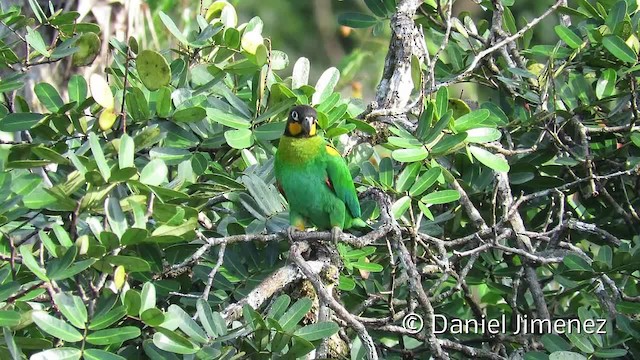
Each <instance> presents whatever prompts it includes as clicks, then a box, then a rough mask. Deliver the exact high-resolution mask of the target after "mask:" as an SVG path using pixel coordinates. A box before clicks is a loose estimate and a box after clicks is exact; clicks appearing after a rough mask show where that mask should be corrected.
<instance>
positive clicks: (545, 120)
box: [0, 0, 640, 359]
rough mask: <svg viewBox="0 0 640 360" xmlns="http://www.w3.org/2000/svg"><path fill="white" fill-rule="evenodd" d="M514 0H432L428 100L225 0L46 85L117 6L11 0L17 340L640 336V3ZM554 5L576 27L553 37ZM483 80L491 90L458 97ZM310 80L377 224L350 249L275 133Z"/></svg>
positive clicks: (457, 342) (5, 189)
mask: <svg viewBox="0 0 640 360" xmlns="http://www.w3.org/2000/svg"><path fill="white" fill-rule="evenodd" d="M398 3H401V5H406V7H411V6H412V4H414V3H416V2H415V1H411V0H403V1H402V2H400V1H398ZM513 3H514V1H493V2H487V1H485V2H483V3H482V4H483V6H486V8H487V10H486V14H485V15H486V16H479V17H478V18H477V19H475V18H472V16H470V15H469V14H465V13H461V14H460V15H459V16H457V17H452V16H451V6H450V4H448V3H445V2H442V3H438V2H437V1H425V2H424V3H423V2H418V5H416V8H417V6H419V7H420V8H419V10H420V11H419V12H418V13H417V15H416V16H415V18H414V16H411V17H410V19H414V24H411V26H415V25H420V26H422V27H423V31H424V35H425V37H426V38H428V39H429V41H428V44H426V46H425V48H428V51H429V56H425V54H424V53H422V54H421V53H420V51H419V50H416V49H415V48H414V49H413V50H414V51H415V52H414V54H413V56H410V57H408V58H407V59H401V58H400V57H394V56H390V58H391V59H392V60H390V62H393V61H395V62H397V64H399V65H402V66H404V68H405V69H406V68H408V69H410V70H411V71H409V72H408V76H409V77H410V78H411V79H409V80H407V79H405V80H403V84H410V83H413V84H414V88H413V89H411V90H412V92H411V93H410V94H409V92H408V91H407V94H409V95H411V96H414V97H415V98H416V99H418V100H417V101H416V102H415V103H414V104H405V105H406V107H404V106H403V107H401V108H393V109H385V108H378V107H376V106H366V104H364V103H363V102H362V101H359V100H354V99H349V98H343V96H342V95H341V93H340V92H339V90H340V89H339V87H338V86H339V84H340V77H341V73H340V71H339V70H338V69H337V68H333V67H332V68H329V69H326V70H323V71H322V72H321V75H320V76H319V78H318V79H317V81H315V82H314V83H313V84H314V85H310V82H309V73H310V62H309V61H308V60H307V59H306V58H300V59H296V60H295V61H292V60H290V59H289V57H288V56H287V54H286V53H285V52H283V51H279V50H277V49H276V48H278V47H279V44H277V43H274V42H272V41H271V40H270V38H269V36H268V32H267V31H266V30H263V22H262V20H261V19H260V18H258V17H254V18H252V19H251V20H250V21H248V22H246V23H239V22H238V14H237V13H236V10H235V7H234V6H233V5H231V4H229V3H227V2H224V1H216V2H214V3H213V4H211V6H210V7H209V10H208V11H206V12H204V15H198V16H197V17H196V20H195V21H194V22H193V23H189V24H187V25H186V29H184V30H183V29H182V28H181V27H179V26H178V25H176V22H174V20H173V19H172V18H171V16H169V15H167V14H165V13H163V12H160V13H159V15H158V18H159V19H160V21H161V23H162V24H163V26H164V29H166V31H167V33H168V34H170V35H171V36H172V37H173V38H174V39H175V42H176V44H177V46H176V47H174V48H171V49H164V50H161V51H158V50H159V49H150V48H146V47H147V45H146V44H139V43H138V41H137V40H136V39H135V38H133V37H132V38H130V39H127V41H126V42H122V41H119V40H117V39H115V38H113V39H111V40H110V42H109V45H110V50H111V54H110V56H111V62H110V64H109V66H108V67H107V68H106V69H105V71H104V74H103V73H96V74H93V75H92V76H91V77H89V78H88V79H85V78H84V77H83V76H81V75H78V74H76V75H73V76H71V77H70V79H69V81H68V83H66V84H48V83H39V84H37V85H36V86H35V88H34V89H33V91H34V93H35V95H36V98H37V100H38V101H37V102H34V103H30V102H28V101H27V100H26V99H25V97H24V96H23V94H24V93H23V92H24V91H25V89H23V84H24V81H23V80H24V78H25V76H26V73H28V72H29V71H32V70H33V69H34V68H35V67H36V66H45V65H46V64H50V63H55V62H59V61H67V62H69V63H70V66H73V67H77V66H82V65H86V64H90V63H91V62H92V61H93V59H94V58H95V56H96V54H97V51H98V49H99V48H100V46H98V45H99V44H98V43H97V42H96V41H99V39H98V40H96V37H94V36H93V35H91V34H93V33H100V31H101V29H100V28H99V27H98V26H96V25H94V24H89V23H78V24H76V23H75V20H76V19H77V16H78V13H76V12H73V11H62V10H59V9H55V8H53V5H50V7H49V8H46V9H42V8H41V7H40V6H39V5H38V3H37V2H36V1H35V0H30V1H29V8H28V9H21V8H18V7H12V8H10V9H5V10H3V11H2V13H0V22H2V24H3V26H4V27H5V28H8V29H10V31H9V32H5V33H3V34H2V36H3V37H2V38H1V39H0V40H1V42H0V55H1V56H0V65H2V68H3V75H2V80H0V89H1V91H2V93H3V94H4V100H3V103H2V105H0V131H2V132H3V133H2V138H3V139H4V140H3V145H2V147H1V149H0V154H1V156H0V158H1V159H2V161H1V162H0V170H1V172H0V201H1V202H2V206H1V207H0V231H1V234H2V242H0V259H1V260H2V263H1V265H0V327H2V328H3V334H2V336H3V337H2V339H3V340H1V342H2V343H1V344H0V358H3V359H4V358H7V359H22V358H25V357H26V356H28V357H30V358H31V359H80V358H84V359H122V358H142V357H148V358H151V359H165V358H168V359H178V358H187V359H193V358H203V359H205V358H206V359H232V358H249V359H262V358H265V359H266V358H284V359H295V358H300V357H304V356H307V354H309V353H311V352H312V351H314V350H315V351H318V352H322V351H324V352H325V355H326V354H329V355H331V356H334V357H337V358H353V359H360V358H364V357H365V356H366V355H367V351H368V350H370V349H368V348H367V346H368V344H367V342H366V339H367V336H371V338H372V339H373V342H374V343H375V345H376V347H377V349H378V352H379V353H380V354H381V355H380V356H381V357H382V358H385V359H400V358H403V357H402V356H404V355H406V356H412V357H413V358H426V357H428V356H430V355H433V356H434V357H439V358H447V357H450V358H458V359H463V358H469V357H478V358H490V359H506V358H507V357H508V356H510V355H511V356H519V357H517V358H524V359H571V358H575V359H581V358H585V356H589V357H590V358H628V359H631V358H636V357H640V343H639V342H638V340H639V339H640V327H639V325H640V324H639V323H638V320H637V313H638V309H639V306H638V303H639V302H640V294H639V291H640V289H639V287H638V276H637V275H638V271H639V270H640V238H639V237H638V231H637V229H638V227H639V226H640V218H639V217H638V215H637V214H636V210H635V208H636V207H637V205H638V196H639V195H638V191H637V179H638V177H637V175H638V174H637V170H638V164H639V161H638V160H639V159H640V157H639V154H640V150H639V149H638V147H640V136H638V128H637V126H636V124H635V123H636V120H637V117H638V114H639V112H638V101H637V90H636V87H637V76H638V74H639V72H638V71H639V70H640V65H638V61H637V59H638V56H637V54H638V51H639V50H640V42H639V41H638V35H637V34H638V22H639V21H640V16H638V13H639V12H638V5H637V4H636V2H635V1H624V0H621V1H606V0H598V1H597V2H589V1H586V0H580V1H578V2H577V4H571V5H570V6H561V4H562V2H561V1H558V2H557V3H555V4H554V5H553V7H551V8H550V9H548V11H547V12H545V14H543V16H540V18H537V19H534V20H528V21H524V22H518V21H516V20H515V17H514V16H513V14H512V13H511V11H510V10H509V6H511V5H513ZM365 4H366V7H367V10H366V13H365V12H357V13H356V12H353V11H350V12H347V13H344V14H341V15H340V16H338V18H337V20H336V21H339V22H340V23H341V24H343V25H346V26H349V27H352V28H358V29H364V30H360V31H374V32H376V33H378V34H379V33H381V32H382V30H380V29H381V28H382V27H383V26H386V24H388V23H391V26H392V27H393V26H394V23H393V21H394V20H393V19H397V18H395V17H394V16H395V15H394V14H396V13H397V11H399V10H398V9H400V8H404V7H403V6H400V7H398V6H397V5H398V4H397V3H396V1H394V0H367V1H365ZM415 10H416V9H414V12H415ZM24 11H30V12H31V13H32V14H33V15H32V16H27V15H24V14H23V12H24ZM561 14H564V15H566V16H567V18H563V19H560V18H558V17H557V15H561ZM489 15H492V16H489ZM553 16H556V18H558V19H559V20H557V21H556V25H557V26H555V28H554V30H555V33H556V34H557V35H558V39H559V41H558V42H557V43H555V44H544V43H535V40H536V37H534V36H533V34H534V31H535V29H536V24H537V23H538V20H542V19H543V18H545V19H546V18H547V17H553ZM483 17H485V18H491V19H492V22H489V21H487V20H484V19H483ZM567 19H568V20H567ZM51 29H53V30H55V31H57V34H58V36H56V37H55V38H54V39H53V40H51V41H45V40H44V36H43V34H45V33H46V31H47V30H51ZM525 30H526V31H525ZM417 34H420V33H419V32H418V33H417ZM509 36H512V37H513V38H512V39H509V38H508V37H509ZM505 39H507V40H509V41H507V40H505ZM392 42H393V38H392ZM422 42H423V43H424V42H425V40H424V38H422ZM441 44H442V46H441ZM433 45H435V46H433ZM25 48H26V53H25V54H21V51H24V50H23V49H25ZM390 51H394V48H393V46H392V47H390ZM402 61H405V63H402ZM407 62H408V63H407ZM20 69H25V72H22V71H20ZM386 70H387V69H385V73H386V72H387V71H386ZM285 74H287V75H288V74H291V76H285ZM383 76H385V75H383ZM465 81H471V82H472V83H473V84H474V85H473V86H474V88H475V90H477V91H478V92H479V93H480V92H482V93H483V94H485V95H483V96H489V97H491V100H490V101H480V102H479V103H478V102H476V100H479V99H472V101H466V100H462V99H459V98H457V97H456V96H454V95H453V92H454V91H455V89H456V87H455V86H458V85H459V84H460V83H462V82H465ZM381 88H382V87H381ZM405 90H406V89H405ZM486 94H489V95H486ZM383 95H384V94H383ZM398 96H400V95H398ZM294 104H311V105H313V106H314V107H315V108H317V110H318V114H319V118H318V122H319V125H320V128H321V129H322V131H321V132H322V134H323V136H325V137H326V138H327V139H328V141H330V142H332V143H333V144H334V145H335V146H336V147H337V148H338V149H339V150H340V151H343V152H347V153H348V156H346V157H345V160H346V161H347V163H348V164H349V167H350V170H351V172H352V174H353V175H354V179H355V181H356V185H357V188H358V190H359V192H360V193H361V195H362V199H361V204H362V207H363V218H364V219H366V220H367V221H368V222H369V224H370V225H371V227H372V229H373V230H372V231H371V232H368V233H358V234H356V235H357V237H356V236H349V235H344V236H342V237H341V239H342V240H343V241H342V242H340V243H339V244H337V249H332V246H333V244H331V243H329V242H328V241H327V240H328V239H329V234H325V233H316V232H309V233H304V234H297V235H296V236H295V237H294V239H291V241H292V242H293V243H294V244H295V245H296V246H298V245H300V244H306V246H308V247H309V248H308V249H307V250H310V251H309V252H304V251H301V252H300V253H297V252H296V251H293V250H291V249H293V247H292V248H290V246H289V243H288V242H287V240H288V239H287V235H286V233H285V230H286V229H287V227H288V225H289V224H288V214H287V210H286V202H285V200H284V199H283V198H282V197H281V195H280V194H279V193H278V191H277V189H276V186H275V185H274V175H273V155H274V153H275V151H276V146H277V140H278V139H279V137H280V136H281V134H282V132H283V130H284V120H285V118H286V116H287V111H288V109H289V108H290V107H291V106H293V105H294ZM378 105H384V104H378ZM412 105H415V106H412ZM376 191H377V192H376ZM376 194H377V195H376ZM521 194H522V195H521ZM300 246H301V245H300ZM302 248H304V247H302ZM328 248H329V249H331V250H333V251H334V253H335V254H334V256H333V257H334V258H339V260H338V261H336V259H334V258H332V260H330V261H329V260H327V259H326V257H325V258H323V257H322V254H323V253H324V252H327V251H326V250H327V249H328ZM296 249H297V247H296ZM328 252H329V253H331V251H328ZM302 255H304V258H303V257H302ZM331 261H333V262H331ZM335 269H338V270H339V271H340V272H339V274H333V273H332V271H334V270H335ZM309 271H311V274H310V273H309ZM303 273H304V275H303ZM311 275H313V276H311ZM303 278H307V279H303ZM317 279H320V280H321V281H322V282H324V284H325V285H324V286H323V287H319V286H318V284H317V283H316V282H315V280H317ZM323 291H325V292H324V293H323ZM326 294H329V295H328V296H330V297H332V298H335V299H336V300H338V305H339V306H344V309H346V314H345V313H344V312H341V311H340V308H339V307H336V305H335V304H332V303H331V302H327V299H326V296H327V295H326ZM425 299H426V300H425ZM327 304H329V305H328V306H329V307H331V309H332V310H333V311H334V317H328V318H324V319H323V318H321V316H320V315H319V314H320V313H321V312H322V311H321V308H322V307H323V306H325V305H327ZM341 304H342V305H341ZM363 304H364V305H363ZM319 309H320V310H319ZM429 309H431V310H429ZM349 312H350V313H351V314H350V313H349ZM413 312H415V313H417V314H421V315H422V316H424V317H425V318H426V319H428V316H429V315H433V312H435V313H436V314H442V315H445V316H446V317H448V318H457V319H466V320H468V319H476V320H477V319H481V318H487V319H496V318H501V316H504V319H506V320H505V321H507V322H508V325H507V328H508V329H512V330H513V327H514V326H515V323H514V319H516V318H517V316H524V315H527V316H529V317H530V318H544V317H545V312H548V314H549V317H550V318H551V319H554V320H557V319H566V318H568V319H574V318H577V319H580V320H581V321H582V322H583V323H584V322H586V321H587V320H593V321H595V320H597V319H607V325H606V334H589V335H586V334H576V333H571V334H551V333H545V334H525V335H524V336H522V337H517V336H506V337H495V336H490V335H489V334H485V333H482V332H480V333H473V332H472V333H470V334H456V333H452V332H448V333H445V334H439V335H437V336H436V335H434V333H433V329H432V328H430V327H429V326H427V328H426V329H424V330H422V331H419V332H411V331H409V330H411V329H402V328H401V327H400V325H401V324H402V317H403V316H404V315H407V314H411V313H413ZM430 312H431V314H430ZM345 324H347V325H348V326H347V325H345ZM358 324H359V325H360V326H361V327H358V326H357V325H358ZM362 329H364V331H363V330H362ZM340 330H343V331H340ZM365 335H366V336H365ZM432 336H434V338H437V339H436V340H435V341H432V338H431V337H432ZM325 340H327V341H325ZM344 343H348V345H346V347H345V346H342V347H341V344H344ZM327 344H329V347H331V349H329V350H328V352H327V350H326V349H325V350H322V347H323V346H324V345H327ZM321 345H322V346H321ZM443 349H444V350H443ZM441 351H444V352H447V353H448V355H446V356H447V357H445V356H444V355H443V353H441ZM402 354H404V355H402ZM425 354H430V355H425ZM518 354H520V355H518ZM369 357H371V358H373V355H371V354H369Z"/></svg>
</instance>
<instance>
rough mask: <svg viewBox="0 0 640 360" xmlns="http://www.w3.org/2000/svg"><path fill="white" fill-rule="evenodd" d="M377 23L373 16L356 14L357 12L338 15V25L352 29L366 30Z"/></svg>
mask: <svg viewBox="0 0 640 360" xmlns="http://www.w3.org/2000/svg"><path fill="white" fill-rule="evenodd" d="M377 22H378V19H376V18H375V17H374V16H371V15H367V14H363V13H357V12H345V13H342V14H339V15H338V24H340V25H344V26H348V27H351V28H354V29H358V28H368V27H370V26H373V25H375V24H376V23H377Z"/></svg>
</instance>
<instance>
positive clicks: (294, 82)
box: [291, 57, 310, 89]
mask: <svg viewBox="0 0 640 360" xmlns="http://www.w3.org/2000/svg"><path fill="white" fill-rule="evenodd" d="M309 70H310V64H309V59H307V58H305V57H301V58H299V59H298V61H296V63H295V64H294V65H293V73H292V74H291V88H292V89H297V88H299V87H301V86H303V85H307V84H308V83H309Z"/></svg>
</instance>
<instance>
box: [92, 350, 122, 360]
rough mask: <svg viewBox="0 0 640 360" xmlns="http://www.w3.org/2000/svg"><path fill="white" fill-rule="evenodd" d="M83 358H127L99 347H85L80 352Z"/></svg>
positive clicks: (119, 359)
mask: <svg viewBox="0 0 640 360" xmlns="http://www.w3.org/2000/svg"><path fill="white" fill-rule="evenodd" d="M82 356H83V358H84V360H127V358H125V357H122V356H120V355H116V354H114V353H111V352H108V351H105V350H100V349H85V350H84V352H83V353H82Z"/></svg>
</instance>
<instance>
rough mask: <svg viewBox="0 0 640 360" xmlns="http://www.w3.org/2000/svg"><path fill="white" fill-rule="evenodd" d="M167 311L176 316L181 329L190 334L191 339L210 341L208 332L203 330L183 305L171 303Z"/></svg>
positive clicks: (203, 341) (200, 341)
mask: <svg viewBox="0 0 640 360" xmlns="http://www.w3.org/2000/svg"><path fill="white" fill-rule="evenodd" d="M167 311H168V312H169V313H170V314H171V315H173V316H174V317H175V319H176V320H177V324H178V327H179V328H180V330H182V332H183V333H185V334H186V335H187V336H189V337H190V339H192V340H194V341H196V342H199V343H206V342H207V341H208V339H207V334H206V333H205V332H204V330H202V328H201V327H200V326H198V324H197V323H196V322H195V321H194V320H193V319H192V318H191V316H190V315H189V314H187V313H186V311H184V310H183V309H182V308H181V307H179V306H178V305H175V304H173V305H169V309H168V310H167Z"/></svg>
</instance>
